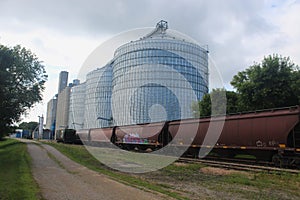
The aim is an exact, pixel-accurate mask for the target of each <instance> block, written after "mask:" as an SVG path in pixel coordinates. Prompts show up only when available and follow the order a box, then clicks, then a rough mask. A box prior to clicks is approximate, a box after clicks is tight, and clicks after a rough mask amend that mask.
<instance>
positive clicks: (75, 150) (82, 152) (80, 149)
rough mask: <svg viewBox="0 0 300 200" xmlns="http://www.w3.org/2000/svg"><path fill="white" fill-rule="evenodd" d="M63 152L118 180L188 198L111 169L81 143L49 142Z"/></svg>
mask: <svg viewBox="0 0 300 200" xmlns="http://www.w3.org/2000/svg"><path fill="white" fill-rule="evenodd" d="M47 144H49V145H51V146H53V147H55V148H56V149H57V150H59V151H60V152H61V153H63V154H65V155H66V156H68V157H69V158H70V159H72V160H73V161H75V162H77V163H80V164H81V165H83V166H86V167H87V168H89V169H91V170H94V171H97V172H100V173H102V174H105V175H107V176H109V177H111V178H113V179H114V180H116V181H119V182H122V183H125V184H127V185H131V186H134V187H137V188H140V189H142V190H148V191H149V190H150V191H155V192H159V193H162V194H165V195H167V196H170V197H173V198H175V199H180V200H186V199H187V198H185V197H183V196H181V195H180V194H179V193H177V192H174V191H173V190H169V188H168V187H167V186H165V187H163V186H162V185H160V184H155V183H151V182H149V181H146V180H145V179H142V178H139V177H137V176H134V175H131V174H127V173H121V172H118V171H115V170H112V169H109V168H108V167H106V166H105V165H103V164H101V163H100V162H99V161H98V160H97V159H95V158H94V157H93V156H92V155H91V154H90V153H89V152H88V151H87V150H86V149H85V147H84V146H81V145H65V144H61V143H60V144H58V143H47Z"/></svg>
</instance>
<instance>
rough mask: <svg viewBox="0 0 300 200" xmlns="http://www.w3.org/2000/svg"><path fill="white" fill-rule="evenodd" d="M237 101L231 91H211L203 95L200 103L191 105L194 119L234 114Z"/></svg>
mask: <svg viewBox="0 0 300 200" xmlns="http://www.w3.org/2000/svg"><path fill="white" fill-rule="evenodd" d="M237 100H238V94H237V93H235V92H233V91H226V90H225V89H220V88H217V89H213V90H212V91H211V92H210V93H209V94H205V95H204V96H203V98H202V100H201V101H199V102H194V103H193V104H192V110H193V112H194V117H204V116H211V115H223V114H229V113H236V112H237V111H238V108H237ZM212 102H213V104H212Z"/></svg>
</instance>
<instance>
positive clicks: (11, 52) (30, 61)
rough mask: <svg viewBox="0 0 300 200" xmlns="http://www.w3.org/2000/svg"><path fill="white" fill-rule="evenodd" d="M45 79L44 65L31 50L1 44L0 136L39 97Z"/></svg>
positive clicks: (39, 99)
mask: <svg viewBox="0 0 300 200" xmlns="http://www.w3.org/2000/svg"><path fill="white" fill-rule="evenodd" d="M46 80H47V75H46V72H45V69H44V66H43V65H42V64H41V62H40V61H39V60H38V58H37V57H36V56H35V55H34V54H33V53H32V52H31V51H30V50H26V49H25V48H22V47H21V46H19V45H17V46H15V47H13V48H9V47H6V46H3V45H1V44H0V138H1V137H2V136H3V135H4V134H6V133H7V131H9V130H10V126H11V125H12V124H13V123H15V122H18V121H19V120H20V116H21V115H22V114H24V113H26V111H28V110H29V109H30V108H31V107H32V106H33V105H34V104H35V103H37V102H39V101H41V100H42V95H41V93H42V91H43V90H44V84H45V81H46Z"/></svg>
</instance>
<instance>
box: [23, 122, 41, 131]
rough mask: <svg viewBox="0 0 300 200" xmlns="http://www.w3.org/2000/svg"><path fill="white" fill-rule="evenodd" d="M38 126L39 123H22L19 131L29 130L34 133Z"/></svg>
mask: <svg viewBox="0 0 300 200" xmlns="http://www.w3.org/2000/svg"><path fill="white" fill-rule="evenodd" d="M38 125H39V123H38V122H22V123H21V124H20V125H19V129H24V130H29V131H30V132H32V131H33V130H34V129H35V128H36V127H37V126H38Z"/></svg>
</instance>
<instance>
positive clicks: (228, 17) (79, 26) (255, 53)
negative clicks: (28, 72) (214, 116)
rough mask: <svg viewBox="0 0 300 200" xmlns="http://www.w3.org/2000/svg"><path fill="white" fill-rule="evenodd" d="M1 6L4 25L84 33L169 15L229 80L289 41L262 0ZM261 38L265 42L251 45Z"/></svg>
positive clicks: (12, 0) (10, 2)
mask: <svg viewBox="0 0 300 200" xmlns="http://www.w3.org/2000/svg"><path fill="white" fill-rule="evenodd" d="M271 6H272V5H270V8H271ZM0 8H1V13H0V25H1V26H2V27H3V26H5V27H6V28H7V29H12V30H15V31H25V32H26V31H30V30H32V29H35V28H37V27H44V28H49V29H55V30H57V31H60V32H62V33H64V34H66V35H80V36H82V37H94V36H97V35H103V34H111V35H115V34H117V33H119V32H121V31H125V30H129V29H133V28H140V27H149V26H155V24H156V22H158V21H159V20H160V19H165V20H167V21H168V22H169V27H170V28H171V29H175V30H178V31H180V32H182V33H185V34H187V35H189V36H191V37H192V38H194V39H195V40H197V41H199V43H200V44H207V45H208V46H209V49H210V55H211V57H212V58H213V59H214V60H215V63H216V64H217V66H218V67H219V68H220V71H221V73H222V75H223V79H224V81H225V83H226V85H228V83H229V82H230V80H231V79H232V76H233V75H234V74H236V73H237V71H239V70H242V69H243V68H245V67H247V66H246V65H247V64H248V60H249V59H251V58H257V57H260V58H263V56H264V55H265V53H266V52H267V53H270V52H269V51H270V48H271V49H272V48H273V50H274V49H275V50H276V48H280V47H281V46H282V45H285V40H284V38H283V37H281V34H277V35H275V36H274V38H272V37H273V36H272V35H273V33H274V32H276V31H278V27H276V26H275V25H273V24H271V23H270V22H269V21H268V20H267V19H266V18H265V17H264V9H265V5H264V3H263V1H261V0H251V1H240V0H226V1H220V0H212V1H199V0H187V1H180V0H173V1H168V0H157V1H156V0H153V1H141V0H127V1H121V0H112V1H104V0H103V1H99V0H92V1H88V2H86V1H79V0H76V1H58V0H53V1H36V0H28V1H22V0H20V1H17V0H6V1H1V2H0ZM0 34H1V32H0ZM264 38H268V39H267V40H264ZM257 41H263V42H262V43H259V44H257V46H256V45H253V43H255V42H257ZM271 53H272V52H271ZM274 53H276V52H274ZM253 61H254V60H253ZM258 61H260V60H258Z"/></svg>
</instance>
